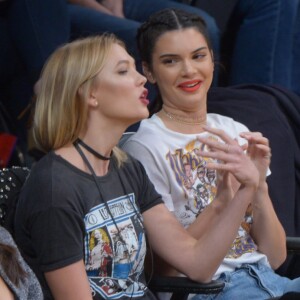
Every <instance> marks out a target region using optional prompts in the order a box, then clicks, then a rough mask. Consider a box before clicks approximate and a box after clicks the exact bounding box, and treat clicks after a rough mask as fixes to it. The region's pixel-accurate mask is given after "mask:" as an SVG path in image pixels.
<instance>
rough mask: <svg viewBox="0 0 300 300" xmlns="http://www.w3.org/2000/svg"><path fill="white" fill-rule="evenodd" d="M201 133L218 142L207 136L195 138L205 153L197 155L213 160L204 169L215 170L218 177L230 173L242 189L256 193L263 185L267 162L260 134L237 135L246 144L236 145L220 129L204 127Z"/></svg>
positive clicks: (268, 156)
mask: <svg viewBox="0 0 300 300" xmlns="http://www.w3.org/2000/svg"><path fill="white" fill-rule="evenodd" d="M204 130H205V131H207V132H208V133H211V134H212V135H214V136H217V137H218V138H219V139H218V141H216V140H214V139H211V138H210V137H209V136H207V137H203V136H199V137H197V139H198V140H199V141H200V142H201V143H203V144H205V145H206V146H207V148H208V149H209V150H206V151H200V153H199V154H200V155H201V156H203V157H209V158H212V159H214V161H213V162H208V163H207V165H206V167H207V168H209V169H215V170H217V172H218V176H219V177H223V175H224V174H227V173H230V174H231V175H233V177H234V178H235V179H236V180H237V181H238V182H239V184H241V185H243V186H253V187H254V188H256V189H257V188H258V187H259V185H260V184H262V183H264V182H265V180H266V174H267V170H268V168H269V165H270V161H271V160H270V159H271V149H270V147H269V141H268V139H267V138H265V137H263V135H262V134H261V133H260V132H243V133H240V137H242V138H244V139H245V140H247V143H245V144H243V145H239V144H238V142H237V141H236V140H235V139H233V138H231V137H230V136H229V135H228V134H227V133H225V131H223V130H221V129H215V128H210V127H207V126H205V127H204ZM226 177H227V176H226Z"/></svg>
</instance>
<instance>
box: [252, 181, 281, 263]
mask: <svg viewBox="0 0 300 300" xmlns="http://www.w3.org/2000/svg"><path fill="white" fill-rule="evenodd" d="M251 235H252V237H253V238H254V240H255V242H256V244H257V245H258V250H259V251H260V252H262V253H264V254H266V255H267V257H268V259H269V262H270V264H271V266H272V267H273V268H274V269H276V268H278V267H279V266H280V265H281V264H282V263H283V262H284V260H285V258H286V243H285V240H286V236H285V232H284V229H283V227H282V225H281V223H280V221H279V220H278V217H277V215H276V213H275V210H274V208H273V205H272V201H271V199H270V197H269V194H268V186H267V184H266V183H264V184H262V185H261V186H260V187H259V189H258V191H257V193H256V197H255V200H254V202H253V225H252V229H251Z"/></svg>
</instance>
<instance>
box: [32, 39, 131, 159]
mask: <svg viewBox="0 0 300 300" xmlns="http://www.w3.org/2000/svg"><path fill="white" fill-rule="evenodd" d="M113 44H118V45H120V46H122V47H124V48H125V46H124V43H123V42H122V41H120V40H119V39H117V38H116V37H115V36H114V35H113V34H104V35H102V36H94V37H88V38H84V39H80V40H76V41H73V42H71V43H68V44H66V45H64V46H62V47H60V48H58V49H57V50H56V51H54V53H53V54H52V55H51V56H50V58H49V60H48V61H47V63H46V65H45V67H44V69H43V72H42V76H41V80H40V88H39V92H38V95H37V99H36V104H35V111H34V118H33V135H34V138H35V141H36V143H37V145H38V146H39V148H41V150H43V151H45V152H48V151H50V150H56V149H58V148H60V147H63V146H65V145H66V144H69V143H72V142H74V141H75V140H76V139H77V138H78V136H79V134H80V132H81V131H82V130H84V129H85V126H86V123H87V115H88V107H87V101H86V99H87V97H88V95H89V92H90V89H91V88H92V86H93V83H94V80H95V77H96V76H97V74H98V73H99V72H101V70H102V68H103V66H104V64H105V62H106V59H107V56H108V53H109V51H110V49H111V47H112V45H113ZM114 154H115V155H117V159H119V158H121V159H122V158H123V159H124V158H125V157H124V155H123V157H122V152H121V150H120V149H114ZM120 155H121V157H120Z"/></svg>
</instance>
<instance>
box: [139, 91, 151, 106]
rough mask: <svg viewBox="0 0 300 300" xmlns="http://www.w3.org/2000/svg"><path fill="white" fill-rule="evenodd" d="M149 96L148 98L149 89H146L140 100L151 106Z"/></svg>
mask: <svg viewBox="0 0 300 300" xmlns="http://www.w3.org/2000/svg"><path fill="white" fill-rule="evenodd" d="M147 96H148V90H147V89H144V91H143V93H142V94H141V96H140V100H141V102H142V103H144V104H146V105H148V104H149V102H150V101H149V100H148V99H147Z"/></svg>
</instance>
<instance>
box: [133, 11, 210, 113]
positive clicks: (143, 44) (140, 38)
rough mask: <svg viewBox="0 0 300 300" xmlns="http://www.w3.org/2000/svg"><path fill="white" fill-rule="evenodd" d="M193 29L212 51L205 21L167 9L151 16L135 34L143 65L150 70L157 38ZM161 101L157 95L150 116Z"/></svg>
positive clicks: (190, 14) (156, 109)
mask: <svg viewBox="0 0 300 300" xmlns="http://www.w3.org/2000/svg"><path fill="white" fill-rule="evenodd" d="M186 28H194V29H196V30H197V31H198V32H199V33H201V34H202V35H203V37H204V38H205V40H206V42H207V45H208V48H209V50H210V51H212V45H211V41H210V39H209V37H208V33H207V28H206V24H205V21H204V20H203V19H202V18H201V17H200V16H198V15H196V14H192V13H189V12H186V11H183V10H179V9H172V8H167V9H163V10H160V11H158V12H156V13H154V14H152V15H151V16H150V17H149V19H148V20H147V21H146V22H144V23H143V24H142V25H141V26H140V28H139V29H138V32H137V46H138V49H139V52H140V56H141V59H142V62H143V63H146V64H147V66H148V68H149V70H150V71H151V70H152V54H153V51H154V47H155V45H156V42H157V40H158V38H159V37H160V36H161V35H162V34H164V33H166V32H169V31H173V30H179V29H186ZM161 107H162V99H161V97H160V95H159V93H158V96H157V98H156V99H155V100H154V101H153V102H152V103H151V105H150V115H152V114H153V113H155V112H157V111H159V110H160V109H161Z"/></svg>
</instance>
